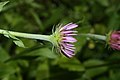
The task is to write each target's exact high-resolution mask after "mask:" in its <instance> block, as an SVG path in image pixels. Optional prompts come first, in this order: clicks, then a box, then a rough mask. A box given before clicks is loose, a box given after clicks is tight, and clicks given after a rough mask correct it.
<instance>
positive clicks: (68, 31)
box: [53, 23, 78, 58]
mask: <svg viewBox="0 0 120 80" xmlns="http://www.w3.org/2000/svg"><path fill="white" fill-rule="evenodd" d="M76 27H78V25H77V24H73V23H69V24H66V25H64V26H62V25H60V26H59V27H58V28H57V29H56V31H55V33H54V34H53V36H54V37H55V38H54V39H55V40H54V42H55V43H56V45H57V47H58V49H59V52H60V53H62V54H64V55H65V56H66V57H68V58H71V57H73V56H74V55H75V54H74V52H75V46H74V44H73V43H74V42H76V41H77V40H76V39H75V38H74V37H73V36H75V35H77V31H75V30H73V29H74V28H76Z"/></svg>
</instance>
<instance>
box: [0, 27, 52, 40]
mask: <svg viewBox="0 0 120 80" xmlns="http://www.w3.org/2000/svg"><path fill="white" fill-rule="evenodd" d="M0 34H4V35H8V34H11V35H13V36H16V37H23V38H29V39H39V40H45V41H49V42H51V39H50V35H40V34H29V33H21V32H14V31H7V30H2V29H0Z"/></svg>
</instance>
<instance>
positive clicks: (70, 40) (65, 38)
mask: <svg viewBox="0 0 120 80" xmlns="http://www.w3.org/2000/svg"><path fill="white" fill-rule="evenodd" d="M62 41H63V42H76V41H77V40H76V39H75V38H73V37H63V40H62Z"/></svg>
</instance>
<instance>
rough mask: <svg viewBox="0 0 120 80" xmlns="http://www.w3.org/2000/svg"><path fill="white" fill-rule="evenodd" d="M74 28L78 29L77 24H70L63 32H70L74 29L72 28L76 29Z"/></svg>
mask: <svg viewBox="0 0 120 80" xmlns="http://www.w3.org/2000/svg"><path fill="white" fill-rule="evenodd" d="M76 27H78V25H77V24H71V25H68V26H67V28H66V29H65V30H71V29H74V28H76Z"/></svg>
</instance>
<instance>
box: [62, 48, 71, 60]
mask: <svg viewBox="0 0 120 80" xmlns="http://www.w3.org/2000/svg"><path fill="white" fill-rule="evenodd" d="M61 51H62V53H63V54H64V55H65V56H67V57H69V58H71V57H73V56H72V55H70V54H69V53H67V52H66V51H65V50H64V49H63V48H61Z"/></svg>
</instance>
